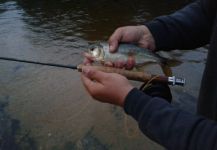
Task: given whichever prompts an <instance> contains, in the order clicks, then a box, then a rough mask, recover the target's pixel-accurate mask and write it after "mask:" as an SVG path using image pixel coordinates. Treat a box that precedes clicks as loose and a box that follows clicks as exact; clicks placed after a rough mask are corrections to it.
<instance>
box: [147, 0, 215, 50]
mask: <svg viewBox="0 0 217 150" xmlns="http://www.w3.org/2000/svg"><path fill="white" fill-rule="evenodd" d="M207 9H209V7H208V4H207V1H204V0H201V1H197V2H194V3H192V4H190V5H188V6H186V7H185V8H183V9H181V10H179V11H177V12H175V13H174V14H171V15H168V16H161V17H158V18H156V19H154V20H153V21H151V22H149V23H147V24H146V25H147V27H148V28H149V30H150V31H151V33H152V35H153V37H154V39H155V44H156V49H157V50H172V49H176V48H179V49H192V48H196V47H199V46H203V45H205V44H207V43H208V42H209V39H210V34H211V30H212V22H213V17H214V15H212V14H209V11H208V10H207Z"/></svg>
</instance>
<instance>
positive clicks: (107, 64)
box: [104, 61, 114, 67]
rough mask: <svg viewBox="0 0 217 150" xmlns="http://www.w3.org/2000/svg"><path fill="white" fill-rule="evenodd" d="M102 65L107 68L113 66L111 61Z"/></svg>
mask: <svg viewBox="0 0 217 150" xmlns="http://www.w3.org/2000/svg"><path fill="white" fill-rule="evenodd" d="M104 65H105V66H107V67H113V66H114V64H113V63H112V62H111V61H108V62H105V64H104Z"/></svg>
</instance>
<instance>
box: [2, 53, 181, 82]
mask: <svg viewBox="0 0 217 150" xmlns="http://www.w3.org/2000/svg"><path fill="white" fill-rule="evenodd" d="M0 60H5V61H14V62H23V63H29V64H37V65H43V66H53V67H59V68H68V69H72V70H78V71H79V72H82V67H83V66H84V65H83V64H80V65H62V64H55V63H44V62H38V61H30V60H23V59H16V58H9V57H0ZM92 67H93V68H94V69H96V70H100V71H103V72H106V73H118V74H121V75H123V76H125V77H126V78H128V79H129V80H134V81H141V82H148V81H151V82H161V83H166V84H169V85H180V86H184V85H185V79H184V78H177V77H175V76H172V77H167V76H161V75H152V74H149V73H145V72H139V71H129V70H124V69H118V68H113V67H106V66H92Z"/></svg>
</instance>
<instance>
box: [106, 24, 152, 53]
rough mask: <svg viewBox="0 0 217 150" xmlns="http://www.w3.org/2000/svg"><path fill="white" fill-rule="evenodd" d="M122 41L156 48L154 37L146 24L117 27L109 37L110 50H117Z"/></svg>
mask: <svg viewBox="0 0 217 150" xmlns="http://www.w3.org/2000/svg"><path fill="white" fill-rule="evenodd" d="M120 42H125V43H134V44H136V45H138V46H140V47H143V48H148V49H150V50H152V51H154V50H155V41H154V38H153V36H152V34H151V32H150V31H149V29H148V28H147V27H146V26H144V25H140V26H125V27H120V28H117V29H116V30H115V32H114V33H113V34H112V35H111V37H110V38H109V49H110V52H115V51H116V49H117V48H118V44H119V43H120Z"/></svg>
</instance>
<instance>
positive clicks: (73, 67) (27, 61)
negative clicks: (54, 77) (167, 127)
mask: <svg viewBox="0 0 217 150" xmlns="http://www.w3.org/2000/svg"><path fill="white" fill-rule="evenodd" d="M0 60H7V61H15V62H23V63H29V64H38V65H44V66H54V67H60V68H69V69H78V68H77V66H71V65H61V64H54V63H43V62H37V61H30V60H23V59H16V58H9V57H0Z"/></svg>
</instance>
